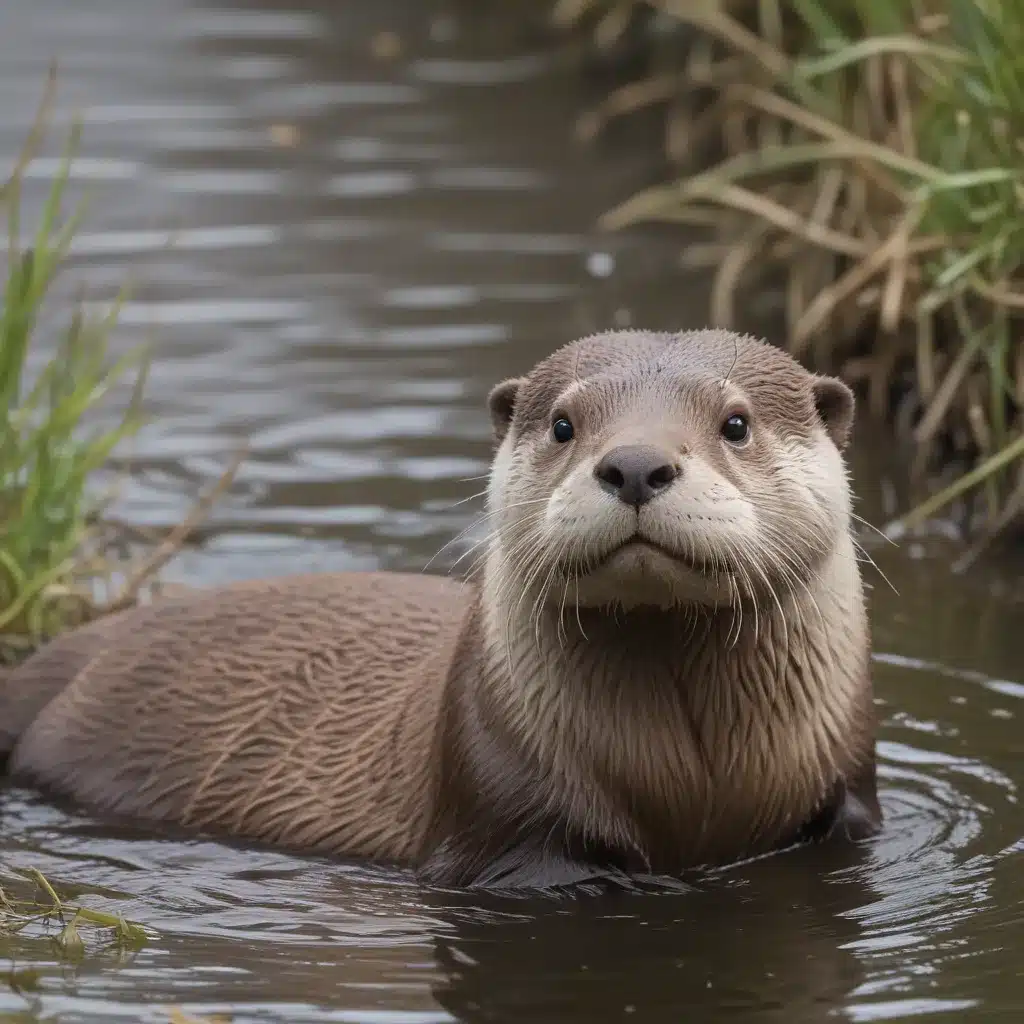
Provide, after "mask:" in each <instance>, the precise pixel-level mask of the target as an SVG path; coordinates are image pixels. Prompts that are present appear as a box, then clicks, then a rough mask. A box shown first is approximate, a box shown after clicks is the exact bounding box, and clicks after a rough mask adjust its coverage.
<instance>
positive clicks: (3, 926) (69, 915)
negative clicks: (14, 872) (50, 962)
mask: <svg viewBox="0 0 1024 1024" xmlns="http://www.w3.org/2000/svg"><path fill="white" fill-rule="evenodd" d="M25 874H26V876H27V879H28V880H30V881H31V882H33V883H34V892H32V893H31V894H24V895H21V896H15V895H13V892H14V889H13V887H12V886H11V885H8V886H7V888H4V887H0V934H2V935H4V936H11V935H18V934H20V933H21V932H23V931H25V930H26V929H30V928H33V927H36V928H42V929H43V930H44V932H45V933H46V934H48V935H49V936H50V938H52V940H53V943H54V945H55V946H56V948H57V950H58V952H59V953H60V955H61V956H62V957H65V958H68V959H77V958H80V957H81V956H82V955H83V954H84V953H85V941H84V939H83V938H82V929H83V928H90V929H93V930H98V931H100V932H103V933H107V935H108V937H109V938H110V940H111V941H112V942H113V944H114V946H115V947H116V948H118V949H121V950H133V949H139V948H141V947H142V946H143V945H145V943H146V933H145V931H144V930H143V929H142V928H141V927H140V926H139V925H137V924H132V923H131V922H129V921H126V920H125V919H124V918H123V917H121V916H119V915H115V914H106V913H103V912H102V911H99V910H91V909H89V908H88V907H82V906H78V905H75V904H71V903H67V902H65V901H64V900H62V899H61V897H60V896H58V895H57V891H56V890H55V889H54V887H53V886H52V885H51V884H50V882H49V880H48V879H47V878H46V877H45V876H44V875H43V873H42V872H40V871H36V870H35V869H34V868H33V869H30V870H29V871H27V872H26V873H25ZM19 882H20V883H22V885H21V887H22V888H23V887H24V885H23V883H24V879H19V880H16V882H15V884H18V883H19ZM54 924H56V925H58V927H57V928H56V929H54V927H53V926H54ZM22 980H23V981H24V979H22Z"/></svg>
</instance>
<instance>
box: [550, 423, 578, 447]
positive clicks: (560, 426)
mask: <svg viewBox="0 0 1024 1024" xmlns="http://www.w3.org/2000/svg"><path fill="white" fill-rule="evenodd" d="M575 433H576V431H575V430H574V429H573V425H572V424H571V423H570V422H569V421H568V420H567V419H566V418H565V417H564V416H560V417H559V418H558V419H557V420H555V422H554V423H552V424H551V436H552V437H553V438H554V439H555V440H556V441H557V442H558V443H559V444H565V442H566V441H571V440H572V439H573V435H574V434H575Z"/></svg>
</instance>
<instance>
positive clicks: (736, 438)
mask: <svg viewBox="0 0 1024 1024" xmlns="http://www.w3.org/2000/svg"><path fill="white" fill-rule="evenodd" d="M722 437H724V438H725V439H726V441H728V442H729V444H743V442H744V441H746V439H747V438H748V437H750V424H749V423H748V422H747V417H746V416H741V415H740V414H739V413H734V414H733V415H732V416H730V417H729V418H728V419H727V420H726V421H725V422H724V423H723V424H722Z"/></svg>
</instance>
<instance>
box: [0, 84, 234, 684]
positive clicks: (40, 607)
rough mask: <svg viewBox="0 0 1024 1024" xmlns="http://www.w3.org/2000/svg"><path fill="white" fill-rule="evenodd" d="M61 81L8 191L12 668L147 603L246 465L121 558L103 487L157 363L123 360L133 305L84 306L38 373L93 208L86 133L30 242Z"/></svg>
mask: <svg viewBox="0 0 1024 1024" xmlns="http://www.w3.org/2000/svg"><path fill="white" fill-rule="evenodd" d="M54 84H55V76H54V74H53V73H52V72H51V75H50V80H49V83H48V85H47V89H46V93H45V96H44V99H43V102H42V104H41V106H40V110H39V113H38V115H37V118H36V122H35V125H34V127H33V129H32V132H31V133H30V135H29V138H28V139H27V141H26V144H25V146H24V148H23V151H22V153H21V154H20V156H19V158H18V160H17V161H16V163H15V166H14V169H13V172H12V173H11V176H10V178H9V179H8V180H7V181H6V182H5V183H3V184H2V185H0V207H2V208H3V210H4V212H5V213H6V216H7V223H8V232H7V236H8V239H7V242H8V244H7V247H6V270H5V273H4V276H5V278H6V286H5V288H4V291H3V295H2V298H0V663H2V662H4V661H12V660H15V659H17V658H19V657H21V656H23V655H24V654H25V653H26V652H27V651H29V650H31V649H32V648H34V647H35V646H38V644H40V643H41V642H43V641H44V640H46V639H48V638H50V637H52V636H54V635H56V634H57V633H59V632H61V631H62V630H66V629H68V628H70V627H73V626H75V625H79V624H81V623H83V622H85V621H88V620H91V619H94V618H96V617H98V616H100V615H104V614H108V613H110V612H112V611H116V610H118V609H120V608H124V607H127V606H129V605H131V604H133V603H135V601H136V600H137V599H138V598H139V596H140V594H141V593H143V592H144V591H145V590H146V589H147V588H148V587H149V586H150V585H151V584H152V583H153V582H154V581H155V579H156V576H157V574H158V572H159V570H160V569H161V568H162V566H163V565H164V564H165V563H166V562H167V561H168V560H169V559H170V558H171V557H172V556H173V555H174V554H175V553H176V552H177V550H178V549H179V548H180V547H181V545H182V544H183V543H184V542H185V540H186V539H187V537H188V535H189V533H190V532H191V530H192V529H193V528H194V526H195V525H196V523H197V522H198V521H199V520H200V519H201V518H203V516H204V515H205V514H206V512H207V510H208V508H209V505H210V502H211V500H212V498H213V497H215V496H216V494H219V493H220V491H221V490H222V489H223V488H224V487H225V486H226V485H227V483H228V482H229V481H230V479H231V476H232V474H233V472H234V469H235V466H234V465H233V466H232V467H231V469H230V470H229V471H228V473H227V474H225V476H224V478H223V479H222V480H221V481H219V482H218V484H217V486H216V487H215V488H214V490H213V494H211V495H207V496H206V497H204V498H203V499H202V500H201V501H200V502H199V503H197V505H196V507H195V509H194V510H193V513H192V514H191V515H190V516H189V517H188V519H187V520H186V521H185V522H184V523H182V524H181V525H180V526H179V527H177V528H176V529H174V530H172V531H171V532H170V534H169V535H168V536H166V537H163V538H158V539H157V540H156V541H155V542H153V543H151V544H149V545H148V547H147V549H146V550H144V551H143V552H142V554H141V555H139V556H138V557H134V558H131V559H126V558H125V557H115V556H114V555H113V552H114V551H115V550H116V549H117V548H118V547H120V548H122V549H123V547H124V544H123V543H122V542H123V541H124V537H123V536H122V535H121V534H122V532H123V531H120V530H118V529H116V528H114V527H113V526H111V524H109V523H105V522H104V518H103V516H104V511H105V510H106V508H107V507H108V505H109V501H110V500H111V498H112V497H113V495H112V494H111V493H106V494H104V493H99V492H98V489H97V486H96V474H97V472H98V471H99V470H101V469H102V468H103V467H104V466H105V464H106V463H107V461H108V458H109V457H110V455H111V453H112V452H113V450H114V448H115V447H116V446H118V445H119V444H121V443H122V442H125V441H127V440H129V439H130V438H131V437H132V436H133V435H135V434H136V432H137V431H138V429H139V427H140V426H141V425H142V423H143V422H144V418H143V412H142V404H141V401H142V394H143V389H144V385H145V381H146V369H147V366H148V360H147V358H146V356H145V354H144V352H143V351H142V350H141V349H138V350H136V351H134V352H131V353H129V354H128V355H127V356H124V357H122V358H120V359H118V360H111V359H110V358H109V353H108V340H109V336H110V332H111V330H112V329H113V327H114V326H115V324H116V319H117V315H118V311H119V309H120V306H121V302H122V300H123V298H124V296H123V295H122V296H120V297H119V298H118V300H117V301H115V302H114V303H113V304H112V305H111V307H110V311H109V312H108V313H106V314H105V315H103V316H100V317H95V316H88V315H86V313H85V312H83V311H82V309H80V308H79V309H77V310H75V311H74V312H73V314H72V315H71V316H70V318H69V322H68V323H67V325H66V327H65V328H64V329H63V331H62V334H61V336H60V337H59V339H57V342H56V344H55V345H50V348H51V350H52V355H50V356H49V358H48V359H47V360H46V361H45V364H44V365H43V366H42V368H41V370H39V371H38V372H35V373H34V374H32V375H30V372H29V366H30V361H31V360H30V356H31V355H32V353H33V349H34V347H38V345H39V338H38V335H39V323H40V314H41V313H42V311H43V309H44V306H45V304H46V300H47V298H48V296H49V295H50V292H51V287H52V285H53V283H54V280H55V278H56V277H57V275H58V273H59V272H60V270H61V269H62V266H63V264H64V262H65V260H66V258H67V255H68V252H69V247H70V245H71V242H72V239H73V237H74V233H75V230H76V228H77V226H78V224H79V222H80V218H81V215H82V207H81V206H79V207H78V208H77V209H76V210H75V211H74V212H73V213H71V214H70V215H69V216H65V215H64V211H63V209H62V207H63V204H64V201H65V193H66V190H67V184H68V176H69V172H70V169H71V165H72V160H73V157H74V152H75V149H76V147H77V142H78V131H77V129H76V130H73V131H72V132H71V135H70V139H69V143H68V146H67V148H66V151H65V155H64V158H63V162H62V165H61V170H60V173H58V174H57V175H56V177H55V179H54V181H53V184H52V186H51V188H50V191H49V195H48V198H47V201H46V203H45V205H44V207H43V210H42V214H41V217H40V219H39V224H38V226H37V228H36V229H35V231H34V232H33V234H32V235H31V237H30V238H28V239H26V240H24V241H23V240H22V238H21V224H20V219H21V217H20V198H21V182H22V176H23V174H24V170H25V168H26V167H27V166H28V165H29V163H30V162H31V161H32V160H33V159H34V156H35V154H36V152H37V150H38V148H39V146H40V144H41V141H42V139H43V137H44V134H45V128H46V125H47V123H48V120H49V117H50V114H51V109H52V101H53V94H54ZM132 375H134V379H133V380H132V379H131V378H132ZM30 376H31V379H30ZM125 383H130V384H131V398H130V401H129V402H128V403H127V406H126V408H125V409H124V411H123V412H121V413H120V414H119V415H118V416H116V417H114V422H113V424H112V425H109V422H108V425H107V426H91V425H90V424H94V423H95V422H96V421H97V419H98V413H99V412H100V411H101V407H102V406H103V405H104V403H105V402H106V400H107V399H108V398H109V397H110V395H111V393H112V392H113V391H114V389H115V388H117V387H118V386H123V385H124V384H125ZM109 420H110V417H109V416H108V421H109ZM236 465H237V463H236ZM2 672H3V669H2V668H0V674H2Z"/></svg>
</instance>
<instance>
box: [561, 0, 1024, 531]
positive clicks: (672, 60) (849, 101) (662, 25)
mask: <svg viewBox="0 0 1024 1024" xmlns="http://www.w3.org/2000/svg"><path fill="white" fill-rule="evenodd" d="M554 15H555V19H556V21H557V22H558V23H559V24H560V25H562V26H565V27H572V28H573V29H576V30H578V31H585V32H587V33H589V39H590V40H592V41H593V45H594V46H595V47H597V48H604V49H607V48H609V47H611V46H613V45H615V44H616V42H617V41H620V40H621V39H622V38H624V37H626V36H629V37H631V38H632V39H634V40H636V39H637V38H640V40H641V50H642V53H643V55H644V65H645V68H646V70H645V71H644V72H643V73H642V74H641V75H640V77H638V78H636V79H635V80H631V81H627V82H626V83H625V84H623V85H622V86H621V87H619V88H617V89H616V90H615V91H614V92H612V93H611V94H610V95H608V96H607V98H606V100H605V102H603V103H602V104H601V105H600V107H599V108H598V109H595V110H592V111H589V112H588V113H587V114H586V115H585V116H584V117H583V118H582V120H581V131H582V133H583V135H584V136H586V137H588V138H594V137H595V136H597V135H598V134H599V133H601V132H602V131H603V130H605V129H606V127H607V126H608V123H609V122H610V121H612V120H613V119H616V118H621V117H625V116H628V115H630V114H634V113H636V112H638V111H641V110H647V111H651V110H654V109H656V108H660V109H659V110H658V112H659V116H660V115H661V114H662V113H663V114H664V118H665V120H664V122H663V124H664V127H665V132H664V138H665V146H664V149H665V155H666V157H667V160H668V162H669V166H670V168H671V171H670V179H671V180H669V181H667V182H666V183H664V184H660V185H657V186H655V187H652V188H649V189H647V190H645V191H643V192H641V193H639V194H637V195H634V196H632V197H630V198H627V199H625V201H623V202H622V204H621V205H620V206H619V207H617V208H616V209H613V210H610V211H609V212H608V213H607V215H606V216H605V218H604V221H603V225H604V226H605V227H606V228H609V229H617V228H621V227H625V226H626V225H630V224H635V223H638V222H641V221H647V222H650V221H658V222H664V223H670V224H672V223H680V224H687V225H690V226H691V227H692V226H699V227H700V228H702V229H706V230H707V231H708V232H709V233H710V235H709V237H710V242H709V243H708V244H702V245H700V246H694V247H693V248H692V250H690V251H688V253H687V254H686V255H687V258H688V260H689V263H690V265H694V264H699V263H701V262H704V263H705V265H707V266H711V267H714V268H716V269H715V272H714V286H713V291H712V297H711V309H710V315H711V318H712V319H713V321H714V322H715V323H716V324H718V325H721V326H732V325H734V322H735V320H736V311H737V307H738V306H739V305H740V304H741V303H742V302H743V297H744V296H747V295H749V294H750V292H751V290H752V289H756V288H764V287H768V288H777V289H779V290H780V292H781V294H783V295H784V318H785V335H786V342H787V345H788V347H789V349H790V351H792V352H793V353H794V354H795V355H797V356H798V357H800V358H801V359H804V360H806V361H807V362H808V363H809V364H811V365H812V366H814V367H815V368H818V369H821V370H827V371H829V372H839V373H840V374H842V375H843V376H844V377H845V378H846V379H847V380H848V381H850V382H851V383H853V384H854V385H856V386H859V390H860V391H861V393H862V395H865V396H866V401H867V405H868V406H869V408H870V409H872V410H873V411H874V412H875V413H877V414H880V415H888V416H889V417H890V418H891V422H892V423H893V424H894V426H895V427H896V429H897V431H898V432H899V433H900V434H901V435H903V436H905V437H907V438H909V439H911V440H912V442H913V445H914V449H915V452H916V460H915V470H916V472H915V476H916V478H917V480H918V484H919V486H920V487H921V488H922V489H923V488H924V487H925V482H926V481H931V482H932V484H931V488H930V489H931V491H932V493H931V494H930V495H928V497H927V498H926V499H925V500H923V501H922V502H921V504H920V505H918V507H916V508H915V509H913V510H912V511H910V512H909V513H908V514H907V515H906V516H905V517H904V519H903V524H904V525H914V524H919V523H921V522H923V521H924V520H926V519H927V518H928V517H931V516H933V515H935V514H936V513H939V512H940V511H942V512H949V511H950V510H951V509H952V507H953V503H956V505H957V506H958V508H959V511H960V513H961V514H962V515H963V516H964V517H965V520H967V519H969V522H970V525H972V526H974V527H976V528H977V529H978V533H979V534H980V538H981V542H982V543H984V541H985V540H987V539H989V538H991V537H992V536H994V535H995V534H997V533H999V532H1000V531H1002V530H1004V529H1006V528H1007V527H1009V526H1011V525H1015V526H1020V525H1021V524H1022V522H1024V342H1022V340H1021V331H1022V325H1024V274H1022V271H1021V262H1022V254H1024V142H1022V140H1024V64H1022V63H1021V61H1020V58H1019V54H1020V53H1021V52H1022V48H1024V8H1022V7H1020V5H1019V4H1017V3H1016V2H1015V0H941V2H939V0H906V2H903V3H892V2H891V0H692V2H691V0H560V2H558V3H556V4H555V5H554ZM634 49H636V46H635V45H634ZM936 479H938V480H939V481H940V484H941V485H940V486H939V487H935V485H934V481H935V480H936Z"/></svg>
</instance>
